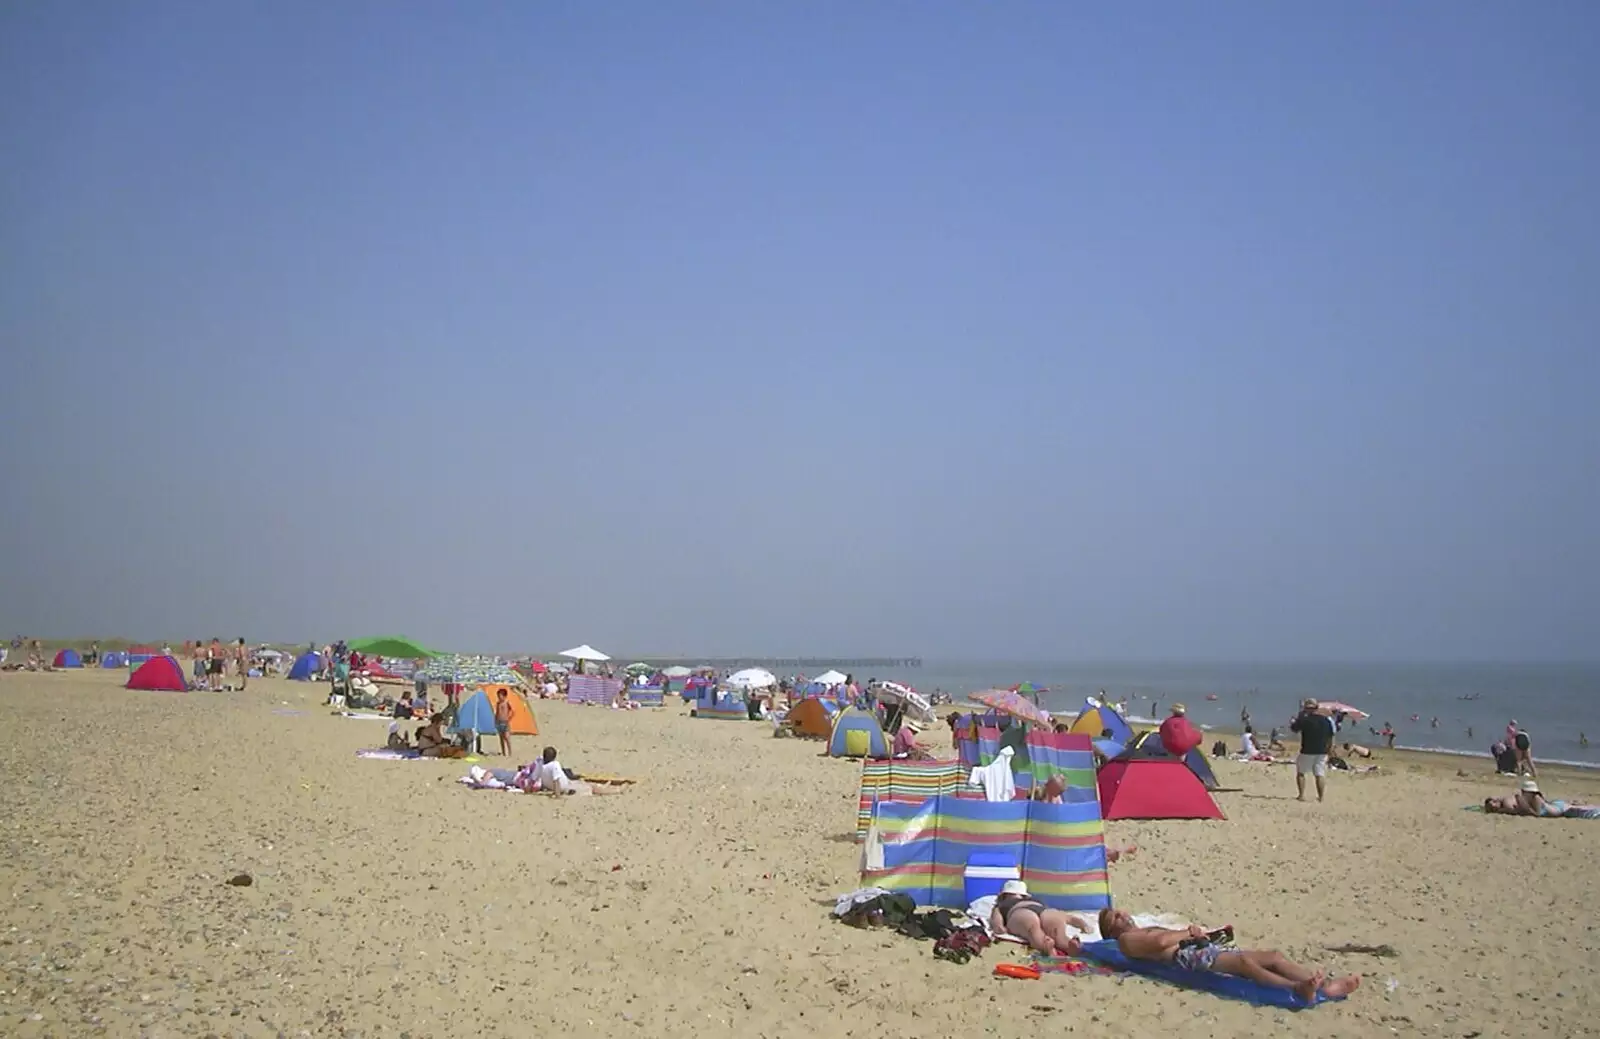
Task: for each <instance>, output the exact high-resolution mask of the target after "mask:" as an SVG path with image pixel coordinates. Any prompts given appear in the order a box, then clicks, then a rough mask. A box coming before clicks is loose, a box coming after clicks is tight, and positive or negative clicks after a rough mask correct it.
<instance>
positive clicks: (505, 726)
mask: <svg viewBox="0 0 1600 1039" xmlns="http://www.w3.org/2000/svg"><path fill="white" fill-rule="evenodd" d="M494 731H495V732H497V733H499V734H500V735H502V736H504V735H505V734H506V733H508V732H510V731H511V723H510V722H495V723H494Z"/></svg>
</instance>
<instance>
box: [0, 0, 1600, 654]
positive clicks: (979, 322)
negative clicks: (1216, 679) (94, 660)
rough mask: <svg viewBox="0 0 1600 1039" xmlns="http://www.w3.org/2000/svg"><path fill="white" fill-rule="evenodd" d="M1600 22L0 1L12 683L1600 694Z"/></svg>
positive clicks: (1165, 10) (1591, 11) (2, 527)
mask: <svg viewBox="0 0 1600 1039" xmlns="http://www.w3.org/2000/svg"><path fill="white" fill-rule="evenodd" d="M1597 46H1600V6H1597V5H1595V4H1593V3H1591V2H1588V0H1565V2H1563V0H1551V2H1546V3H1540V4H1535V5H1525V4H1522V5H1519V4H1506V3H1460V2H1448V3H1429V2H1417V3H1408V4H1402V5H1396V4H1392V3H1376V2H1362V0H1349V2H1344V3H1339V4H1281V3H1271V2H1265V0H1263V2H1259V3H1254V2H1218V3H1208V4H1165V3H1154V2H1134V3H1127V4H1103V5H1087V4H1062V3H1055V2H1041V3H1029V2H1022V0H1013V2H1009V3H1006V4H998V5H997V4H976V3H965V2H964V3H941V2H926V3H915V4H913V3H909V2H905V0H881V2H876V3H870V4H808V3H784V2H778V0H772V2H768V3H758V4H749V3H700V4H690V3H660V2H655V0H650V2H644V0H618V2H615V3H607V4H590V3H578V2H568V3H563V2H546V3H537V4H530V3H520V2H509V0H508V2H496V0H484V2H481V3H474V4H465V5H460V4H445V3H439V2H415V3H408V4H392V3H381V2H360V0H348V2H343V3H338V4H320V3H313V2H309V0H284V2H279V3H254V4H250V3H239V2H231V0H223V2H200V0H195V2H189V3H172V2H163V0H154V2H148V3H140V4H125V3H108V4H59V3H44V2H31V3H26V2H25V3H14V4H6V5H4V6H3V7H0V135H3V140H4V141H5V142H6V143H5V159H4V160H3V162H0V358H3V360H0V437H3V442H4V444H5V445H6V450H4V451H3V452H0V487H4V488H6V491H5V495H6V497H7V499H9V500H8V501H7V503H6V508H5V509H4V510H3V514H0V515H3V519H0V630H3V631H6V633H7V634H8V635H9V634H10V633H11V632H13V631H14V632H20V633H27V634H36V635H40V636H44V637H68V636H87V635H90V634H94V635H100V636H107V637H109V636H114V635H126V636H132V637H148V638H171V639H181V638H186V637H202V638H210V637H211V636H213V635H217V636H221V637H224V638H231V637H237V636H241V635H242V636H245V637H247V638H251V639H272V640H308V639H321V640H325V639H328V638H336V637H341V636H349V637H354V636H361V635H367V634H375V633H390V632H404V633H406V634H409V635H411V636H412V637H415V638H417V639H420V640H422V641H424V642H427V643H431V644H433V645H436V646H443V647H451V648H464V649H468V648H470V649H490V650H506V651H509V650H517V649H542V650H555V649H559V648H565V647H566V646H569V645H572V644H574V643H578V642H588V643H591V644H593V645H595V646H598V647H600V648H602V649H607V650H608V651H609V650H616V651H618V652H627V653H640V654H642V653H647V652H648V653H659V654H668V653H671V654H683V655H696V654H705V655H712V654H729V655H732V654H758V653H770V654H785V655H786V654H817V655H826V654H839V655H848V654H862V655H882V656H901V655H921V656H926V657H936V658H950V657H981V658H985V659H994V658H1016V659H1028V660H1071V659H1077V658H1088V659H1098V660H1109V659H1233V660H1247V659H1263V660H1286V659H1287V660H1292V659H1318V660H1342V659H1351V660H1384V659H1429V660H1434V659H1438V660H1445V659H1509V660H1538V659H1594V658H1595V656H1596V655H1597V647H1600V609H1597V608H1596V606H1595V603H1594V590H1595V588H1596V587H1597V586H1600V533H1597V532H1600V519H1597V518H1596V513H1597V512H1600V409H1596V408H1595V406H1594V403H1595V400H1596V397H1597V390H1600V291H1597V287H1600V193H1597V191H1596V187H1595V186H1596V185H1600V63H1597V62H1595V61H1594V60H1593V59H1594V55H1595V54H1596V53H1597Z"/></svg>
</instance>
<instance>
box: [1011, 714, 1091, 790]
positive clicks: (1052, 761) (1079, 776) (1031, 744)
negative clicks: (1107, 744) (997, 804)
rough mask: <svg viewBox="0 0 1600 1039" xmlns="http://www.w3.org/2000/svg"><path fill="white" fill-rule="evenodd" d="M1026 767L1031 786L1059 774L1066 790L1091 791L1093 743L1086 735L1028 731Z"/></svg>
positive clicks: (1043, 782) (1036, 730)
mask: <svg viewBox="0 0 1600 1039" xmlns="http://www.w3.org/2000/svg"><path fill="white" fill-rule="evenodd" d="M1027 767H1028V771H1029V772H1030V773H1031V777H1032V784H1031V785H1037V786H1040V787H1042V786H1044V784H1045V783H1046V782H1048V781H1049V779H1050V777H1051V776H1052V775H1059V776H1062V777H1063V778H1064V779H1065V780H1066V783H1067V786H1068V787H1069V788H1085V789H1092V788H1093V787H1094V784H1095V770H1094V743H1093V742H1092V741H1091V740H1090V738H1089V737H1088V736H1085V735H1081V734H1078V733H1072V732H1046V731H1044V730H1043V729H1031V730H1029V732H1028V765H1027ZM1019 785H1020V783H1019Z"/></svg>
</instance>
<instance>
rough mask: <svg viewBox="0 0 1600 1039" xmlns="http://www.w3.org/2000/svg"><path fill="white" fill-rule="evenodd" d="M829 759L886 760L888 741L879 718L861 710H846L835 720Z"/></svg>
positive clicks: (829, 747)
mask: <svg viewBox="0 0 1600 1039" xmlns="http://www.w3.org/2000/svg"><path fill="white" fill-rule="evenodd" d="M828 756H829V757H834V758H886V757H888V756H889V741H888V740H887V739H885V738H884V735H883V726H881V725H879V724H878V716H877V715H875V714H873V713H872V712H871V711H868V710H865V709H863V708H860V707H847V708H845V709H844V710H842V711H840V712H839V713H838V714H837V715H835V716H834V719H833V731H832V732H831V733H830V734H829V736H828Z"/></svg>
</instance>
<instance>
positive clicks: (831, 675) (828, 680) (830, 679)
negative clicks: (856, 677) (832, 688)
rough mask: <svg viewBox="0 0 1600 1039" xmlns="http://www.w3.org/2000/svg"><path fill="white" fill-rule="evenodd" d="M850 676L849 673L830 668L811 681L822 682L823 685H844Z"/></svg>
mask: <svg viewBox="0 0 1600 1039" xmlns="http://www.w3.org/2000/svg"><path fill="white" fill-rule="evenodd" d="M849 677H850V676H849V675H845V674H840V673H839V672H838V671H835V670H833V669H832V668H829V669H828V670H826V671H824V672H822V674H820V675H818V676H817V677H815V678H813V679H812V680H811V681H812V682H814V683H815V682H821V683H822V684H823V685H844V680H845V679H847V678H849Z"/></svg>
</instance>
